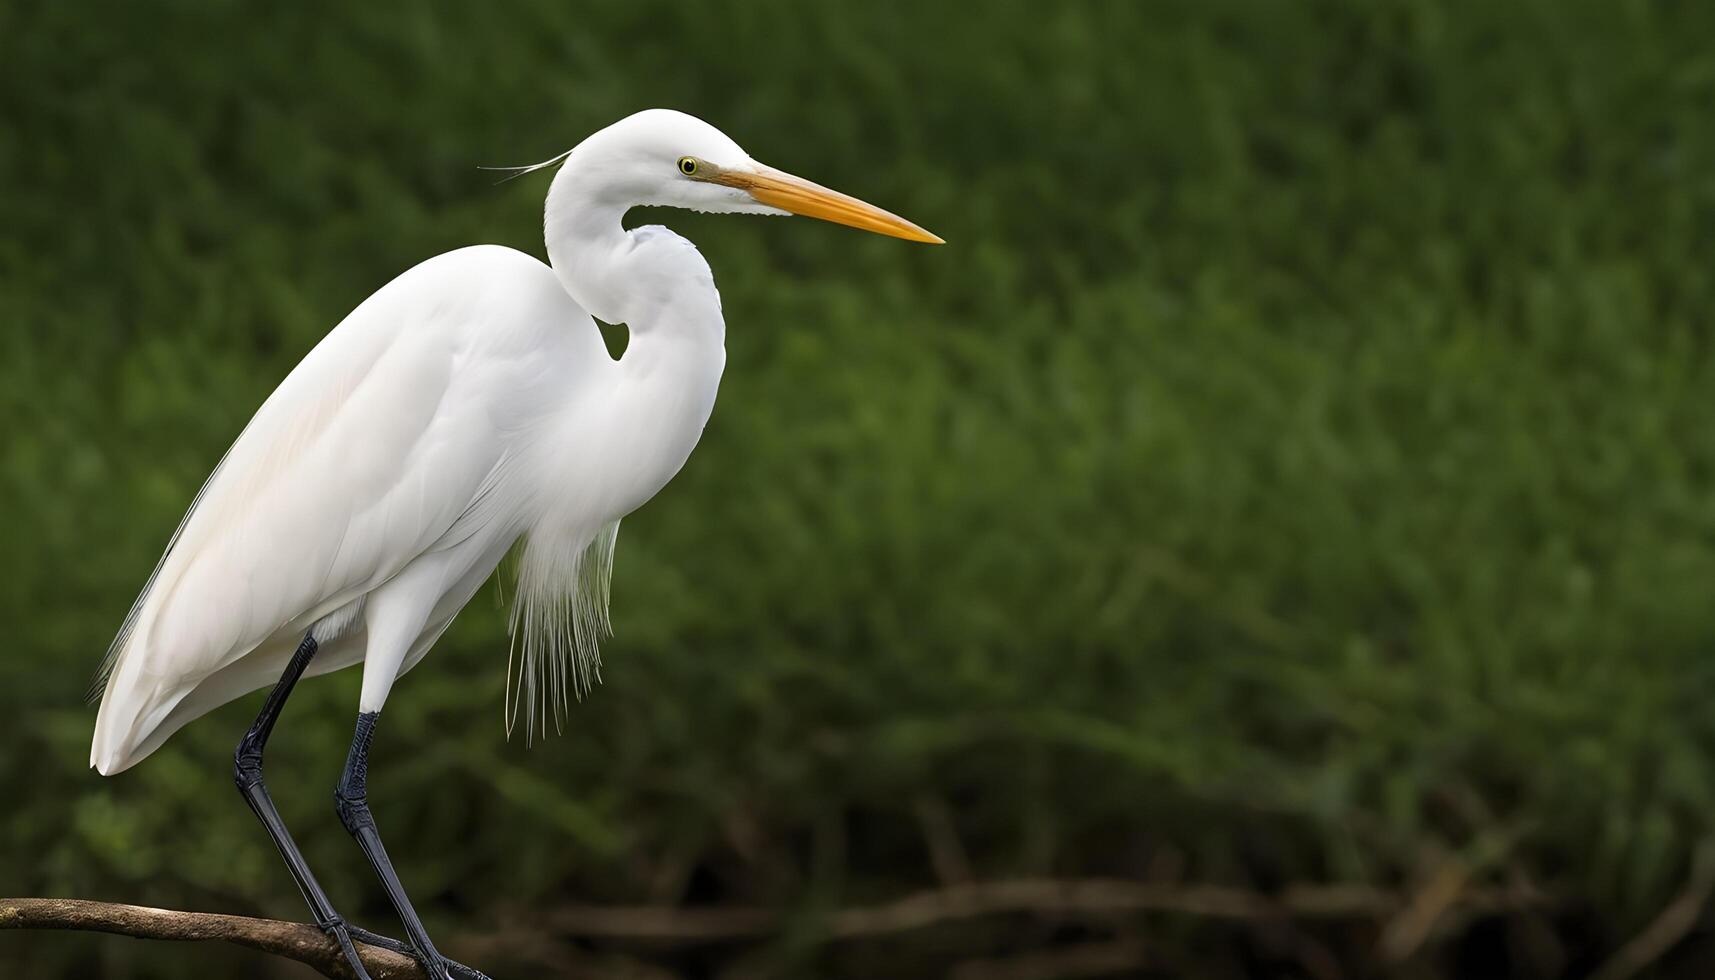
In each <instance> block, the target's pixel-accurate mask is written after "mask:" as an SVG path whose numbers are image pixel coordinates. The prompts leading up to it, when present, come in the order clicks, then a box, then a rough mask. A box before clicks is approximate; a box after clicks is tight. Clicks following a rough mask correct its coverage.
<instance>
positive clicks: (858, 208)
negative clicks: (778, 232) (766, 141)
mask: <svg viewBox="0 0 1715 980" xmlns="http://www.w3.org/2000/svg"><path fill="white" fill-rule="evenodd" d="M708 179H709V180H710V181H712V182H713V183H717V184H725V185H727V186H728V187H737V188H740V189H742V190H745V191H749V192H750V196H751V197H754V198H756V199H757V200H758V201H759V202H761V203H763V204H766V205H768V206H769V207H771V208H779V209H780V210H782V211H790V212H792V213H793V214H801V215H803V216H804V217H806V218H820V219H822V220H823V221H832V222H834V223H835V224H841V225H848V226H850V227H852V228H861V229H863V230H864V231H873V232H875V233H876V234H878V235H891V236H893V237H894V238H903V239H905V240H906V241H909V242H927V243H929V244H931V245H942V244H945V242H944V241H943V240H942V239H941V237H940V236H938V235H935V234H933V233H931V232H929V231H926V230H924V229H923V228H920V227H918V226H917V225H914V224H912V223H911V222H909V221H906V220H905V219H904V218H901V217H900V216H899V215H897V214H893V213H892V212H889V211H883V210H882V209H880V208H878V207H876V206H875V205H873V204H865V203H864V202H863V201H860V200H858V199H857V198H855V197H851V196H849V195H846V194H841V193H840V192H839V191H832V190H829V189H828V188H826V187H823V186H822V185H821V184H813V183H811V182H810V181H807V180H805V179H804V178H802V177H794V176H792V175H791V174H789V173H785V172H784V171H780V170H775V169H774V168H773V167H762V168H760V169H759V170H758V171H757V172H756V173H745V172H741V171H737V170H723V171H721V172H720V173H717V174H714V175H713V176H711V177H709V178H708Z"/></svg>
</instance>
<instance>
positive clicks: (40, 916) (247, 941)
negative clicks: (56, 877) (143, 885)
mask: <svg viewBox="0 0 1715 980" xmlns="http://www.w3.org/2000/svg"><path fill="white" fill-rule="evenodd" d="M0 929H75V930H81V931H84V932H107V933H112V934H114V935H118V936H132V937H134V938H137V939H167V940H175V941H204V940H211V939H213V940H220V941H222V942H229V943H235V944H237V945H239V946H248V947H249V948H251V949H255V950H260V951H262V952H264V953H272V954H274V955H275V956H283V957H285V958H286V959H290V960H297V961H298V962H299V963H303V964H305V965H306V966H309V967H311V968H313V969H315V970H317V971H318V972H320V973H321V974H322V975H323V976H326V977H333V978H336V980H348V978H350V977H351V976H352V973H351V969H350V968H349V967H348V966H347V965H346V962H345V959H344V958H343V957H342V956H341V955H340V951H339V945H338V944H337V943H335V942H334V941H333V940H332V939H331V938H329V937H328V936H327V934H325V933H323V932H322V931H321V930H320V929H318V928H317V927H315V926H313V925H310V924H308V923H304V922H283V921H281V920H279V919H255V918H251V917H249V916H244V915H220V914H218V913H213V912H180V911H175V910H172V909H152V908H146V907H144V906H141V905H115V904H112V903H110V902H89V901H84V900H81V899H74V898H0ZM357 952H358V956H359V957H361V958H362V960H363V965H364V968H365V969H367V970H368V971H369V975H370V976H371V977H373V978H374V980H426V978H425V977H424V975H423V971H422V969H421V968H420V967H418V966H417V961H416V960H414V959H412V958H411V957H410V956H407V955H405V954H404V953H401V952H398V951H396V950H392V949H386V948H383V947H381V946H374V945H371V944H369V943H368V942H362V941H359V942H358V943H357Z"/></svg>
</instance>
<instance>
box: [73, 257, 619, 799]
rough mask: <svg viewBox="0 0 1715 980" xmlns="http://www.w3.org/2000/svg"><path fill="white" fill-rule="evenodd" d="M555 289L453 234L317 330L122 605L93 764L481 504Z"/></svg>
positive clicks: (365, 588) (432, 544)
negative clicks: (321, 333) (334, 323)
mask: <svg viewBox="0 0 1715 980" xmlns="http://www.w3.org/2000/svg"><path fill="white" fill-rule="evenodd" d="M477 252H480V253H482V254H481V255H470V254H466V253H477ZM494 253H506V256H507V257H499V256H496V255H495V254H494ZM461 256H462V258H460V257H461ZM455 259H457V260H458V261H451V260H455ZM526 263H527V264H526ZM543 275H546V276H547V280H546V283H544V281H543V279H542V276H543ZM546 286H552V287H553V290H554V291H555V292H554V293H548V292H545V291H544V289H545V287H546ZM556 294H557V296H558V297H559V300H558V303H559V305H558V306H557V307H556V306H555V305H554V303H553V301H552V300H551V299H548V298H545V297H551V296H553V295H556ZM497 299H498V300H499V301H500V302H499V306H500V308H501V309H504V310H505V311H506V312H507V313H508V314H509V315H508V316H505V317H502V318H500V319H499V320H497V318H496V307H497ZM567 305H569V299H568V298H567V297H565V294H564V292H563V291H560V290H559V289H558V285H557V282H555V281H554V280H553V278H552V273H551V272H550V271H549V270H548V269H547V267H546V266H543V265H542V264H541V263H540V262H537V261H536V260H534V259H530V258H528V257H527V256H523V255H522V254H521V253H517V252H511V251H510V250H501V249H494V248H492V247H490V248H489V249H464V250H460V251H459V252H452V253H448V254H447V255H444V256H441V257H439V258H438V259H434V260H430V261H429V262H427V263H424V264H422V265H420V266H418V267H416V268H415V269H413V270H411V271H410V272H407V273H405V274H404V275H403V276H401V277H399V278H398V279H396V280H394V282H392V283H390V284H389V285H388V286H386V287H383V289H381V290H380V291H378V292H377V293H376V294H375V295H374V296H371V297H370V298H369V299H368V300H366V301H365V302H364V303H363V304H362V305H361V306H359V307H358V308H357V309H356V310H354V311H353V312H352V314H351V315H350V316H348V317H347V318H346V319H345V320H344V321H342V322H341V323H340V325H339V326H338V327H336V328H335V329H334V330H333V331H331V332H330V333H329V334H328V335H327V337H325V338H324V339H323V341H322V342H321V343H320V344H318V345H317V346H316V348H315V349H314V350H313V351H311V352H310V354H309V355H308V356H306V357H305V358H304V360H303V361H302V362H300V363H299V365H298V366H297V367H296V368H295V369H294V370H293V371H292V372H291V374H290V375H289V376H288V377H287V378H286V380H285V381H284V382H282V383H281V385H280V387H279V388H278V389H276V390H275V391H274V393H273V394H272V395H271V396H269V398H268V400H267V401H266V402H264V403H263V405H262V407H261V408H260V409H259V410H258V411H257V413H256V415H255V417H254V418H252V420H251V421H250V423H249V425H247V426H246V427H245V429H244V431H243V432H242V433H241V434H240V435H239V437H238V439H237V441H236V442H234V443H233V445H232V448H231V449H229V450H228V451H227V453H226V455H225V456H224V457H223V458H222V460H221V462H220V464H219V465H218V466H217V467H216V468H215V471H214V473H213V475H211V476H210V477H209V479H208V481H207V482H206V483H205V484H204V486H203V488H202V490H201V491H200V492H199V493H198V495H197V497H196V500H195V502H194V503H193V504H192V506H191V509H190V512H189V513H188V514H187V515H186V516H185V518H184V520H183V521H182V522H181V523H180V525H179V528H178V530H177V531H176V532H175V533H174V535H173V538H172V539H171V541H170V542H169V544H168V546H167V551H166V553H165V554H164V555H163V556H162V558H161V561H160V562H159V564H158V565H157V566H156V569H155V571H154V573H153V574H152V575H151V577H150V579H149V583H148V584H147V585H146V586H145V588H144V590H143V593H142V595H141V596H139V598H138V600H137V602H136V604H135V605H134V606H133V607H132V610H131V612H130V614H129V615H128V616H127V617H126V621H125V625H124V626H123V627H122V628H121V630H120V633H119V635H118V637H117V638H116V639H115V640H114V643H113V646H112V648H111V649H110V651H109V653H108V657H107V661H106V663H105V664H104V666H103V680H104V687H105V694H104V696H103V703H102V709H101V717H100V718H99V719H98V720H97V724H96V738H95V744H94V746H93V748H92V764H94V765H97V767H98V768H101V769H102V770H103V771H109V768H108V767H109V765H114V766H117V767H118V768H123V765H128V764H130V762H134V761H135V759H130V760H128V761H126V758H125V757H126V756H127V755H128V754H129V753H130V752H131V750H132V749H134V748H135V747H136V746H137V745H139V744H140V743H141V742H142V741H143V739H144V738H145V737H146V736H147V735H148V733H149V731H150V730H151V729H152V728H153V727H154V726H155V725H157V724H158V723H159V722H160V720H161V719H162V718H163V717H164V716H165V715H166V713H167V712H169V711H171V710H172V708H173V706H174V705H175V704H177V703H178V701H179V700H181V699H183V697H184V696H185V695H186V694H187V693H189V692H190V691H191V690H192V689H194V688H195V687H196V685H197V684H198V683H200V682H201V681H203V680H204V679H206V678H208V677H209V676H210V675H212V674H214V673H216V672H217V671H220V670H222V669H223V668H225V667H227V666H229V665H231V664H233V663H234V662H235V661H237V660H239V659H241V658H243V657H244V656H246V655H247V654H249V653H250V652H251V651H252V650H255V649H256V648H257V647H258V646H259V645H261V644H263V643H264V642H265V641H267V640H269V638H270V637H275V636H277V635H278V634H280V633H281V632H282V631H285V630H298V631H301V630H303V629H306V628H308V626H309V625H311V624H313V623H314V622H316V621H317V620H318V619H320V618H321V617H323V616H326V615H328V614H329V613H332V612H334V611H335V610H338V609H340V608H341V607H343V606H346V605H348V604H349V603H351V602H353V600H355V599H357V598H360V597H361V596H363V595H364V594H366V593H367V592H369V591H371V590H373V589H374V588H376V587H377V586H379V585H381V584H382V583H384V582H386V581H387V580H388V579H389V578H391V577H392V576H394V575H395V574H397V573H398V572H399V571H400V570H401V569H402V568H404V567H405V565H407V564H408V563H410V562H411V561H412V560H413V559H415V558H416V557H418V556H419V555H422V554H424V553H425V552H427V551H430V550H433V549H435V548H436V547H437V545H438V543H439V542H441V541H442V539H443V538H445V537H446V536H447V535H448V532H449V531H454V530H455V527H456V526H459V525H460V518H461V517H467V515H469V514H471V513H472V512H473V509H474V510H476V511H479V512H484V513H483V516H482V517H480V518H478V519H477V520H480V521H491V520H492V518H493V513H492V508H493V507H494V502H495V501H496V499H497V498H498V497H499V496H500V495H498V494H497V493H496V491H495V487H496V482H497V480H498V479H499V478H500V476H501V475H502V474H503V473H504V470H505V468H504V467H502V466H501V465H500V464H501V462H502V460H504V459H505V458H506V456H507V449H508V443H509V442H510V440H511V438H512V437H513V436H514V435H515V430H516V426H515V424H511V423H512V420H515V419H516V417H517V416H518V415H519V412H520V409H519V408H518V407H517V406H516V405H508V404H507V403H506V399H508V398H511V399H517V398H519V397H521V396H520V395H519V392H520V391H521V389H523V388H525V387H527V384H526V381H527V379H529V378H533V377H535V376H538V375H540V374H542V373H543V370H544V369H543V366H542V365H541V364H540V359H541V348H542V347H543V346H544V345H543V343H542V338H540V337H538V336H533V334H534V333H538V332H540V331H541V330H542V329H543V327H542V326H540V325H538V323H537V321H539V320H541V319H542V318H543V317H544V316H546V315H548V314H560V315H564V313H565V309H564V307H565V306H567ZM544 307H547V308H544ZM570 308H571V310H572V312H574V313H576V312H578V311H576V307H575V305H571V307H570ZM532 313H534V314H536V315H529V314H532ZM586 319H587V318H586ZM550 326H552V324H550ZM560 326H561V328H562V329H563V324H561V325H560ZM592 329H593V328H592ZM548 346H550V347H551V346H552V345H551V344H550V345H548ZM471 523H472V520H471V519H470V518H468V517H467V520H466V521H465V525H466V526H468V525H470V524H471ZM457 533H459V534H464V533H468V532H466V531H460V532H457ZM104 761H105V764H104ZM120 763H123V764H120Z"/></svg>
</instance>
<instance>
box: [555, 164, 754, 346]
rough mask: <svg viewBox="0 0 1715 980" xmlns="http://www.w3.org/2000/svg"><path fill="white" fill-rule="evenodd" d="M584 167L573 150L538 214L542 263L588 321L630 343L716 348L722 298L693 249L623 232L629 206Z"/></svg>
mask: <svg viewBox="0 0 1715 980" xmlns="http://www.w3.org/2000/svg"><path fill="white" fill-rule="evenodd" d="M582 163H583V161H582V160H581V159H580V157H579V154H578V153H577V151H575V150H574V151H573V152H572V154H571V155H570V156H569V157H568V158H567V159H566V162H565V164H564V165H563V166H561V168H560V171H559V173H557V174H555V175H554V181H553V183H552V185H551V186H550V187H549V188H548V200H547V205H546V207H545V208H544V209H543V237H544V239H545V240H546V243H547V246H548V263H549V265H550V266H552V268H553V270H554V274H555V276H557V277H558V278H559V280H560V283H561V284H562V285H563V286H565V288H566V292H568V293H570V294H571V297H572V299H574V300H576V301H577V303H578V305H579V306H582V307H583V308H584V310H585V311H587V312H588V313H589V314H590V315H591V316H593V317H595V318H597V319H599V320H602V321H604V322H607V323H623V324H625V325H626V327H627V329H628V330H629V331H630V332H631V334H632V340H633V341H634V342H635V341H636V340H637V339H639V338H641V337H643V336H647V335H651V334H657V335H673V336H677V337H681V338H687V339H696V340H699V341H705V342H707V341H711V340H712V341H713V342H714V344H715V345H717V346H718V345H720V344H721V343H722V342H723V341H724V339H725V325H724V323H723V321H722V319H721V309H720V294H719V292H717V291H716V290H715V283H714V277H713V275H712V274H710V272H709V267H708V263H707V262H705V261H703V257H702V255H701V254H699V253H698V252H697V249H696V247H695V246H694V245H692V244H691V243H690V242H689V241H687V240H685V239H684V238H681V237H679V236H678V235H676V234H674V233H672V232H671V231H668V230H667V229H665V228H661V227H659V226H648V227H644V228H638V229H635V230H631V231H627V230H626V228H625V226H624V224H623V223H622V220H623V219H624V217H625V212H626V211H628V210H629V209H630V208H631V207H632V205H633V203H634V202H631V201H627V200H624V199H623V198H621V197H620V196H619V195H617V194H615V193H613V192H612V191H611V189H610V184H609V182H608V181H605V180H603V179H602V177H603V175H602V174H601V173H599V172H598V173H590V172H588V170H587V168H586V167H584V166H583V165H582ZM628 349H629V348H628Z"/></svg>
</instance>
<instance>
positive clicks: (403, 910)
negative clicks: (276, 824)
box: [334, 711, 448, 980]
mask: <svg viewBox="0 0 1715 980" xmlns="http://www.w3.org/2000/svg"><path fill="white" fill-rule="evenodd" d="M380 717H381V712H379V711H363V712H359V713H358V716H357V732H356V734H355V735H353V736H352V739H351V752H350V754H349V755H347V756H346V760H345V772H344V773H343V774H341V776H340V780H339V787H338V788H337V789H335V790H334V807H335V809H337V810H338V811H339V820H340V823H343V824H345V829H346V830H347V831H348V832H350V834H351V836H352V837H354V838H356V840H357V844H358V846H359V847H361V848H363V854H364V856H365V857H367V858H368V859H369V865H370V867H372V868H374V869H375V876H376V877H377V878H379V879H381V886H382V887H383V888H384V889H386V891H387V898H388V900H389V901H391V902H392V903H393V908H394V910H395V911H396V912H398V913H399V919H400V921H402V922H403V923H404V924H405V934H406V935H407V936H409V937H410V940H411V946H412V949H413V951H414V952H415V953H416V954H417V960H418V962H420V963H422V965H423V971H424V972H425V973H427V974H428V975H429V976H430V977H431V978H433V980H443V978H447V977H448V974H447V961H446V959H445V958H444V957H442V956H441V954H440V953H439V952H437V951H436V950H435V944H434V943H433V942H431V941H430V940H429V933H428V931H427V930H425V929H424V928H423V921H422V920H421V919H419V918H418V917H417V910H416V909H414V908H412V907H411V899H410V897H409V896H407V895H406V894H405V886H404V885H403V884H401V883H400V881H399V874H398V872H396V871H394V870H393V862H392V861H390V860H388V858H387V849H386V848H385V847H383V846H382V844H381V833H380V832H379V831H378V830H376V828H375V815H374V814H373V813H371V812H370V809H369V743H370V742H371V741H373V740H374V738H375V722H376V720H377V719H379V718H380Z"/></svg>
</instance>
